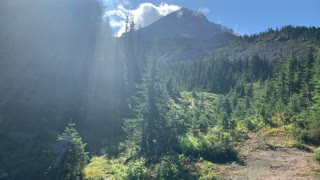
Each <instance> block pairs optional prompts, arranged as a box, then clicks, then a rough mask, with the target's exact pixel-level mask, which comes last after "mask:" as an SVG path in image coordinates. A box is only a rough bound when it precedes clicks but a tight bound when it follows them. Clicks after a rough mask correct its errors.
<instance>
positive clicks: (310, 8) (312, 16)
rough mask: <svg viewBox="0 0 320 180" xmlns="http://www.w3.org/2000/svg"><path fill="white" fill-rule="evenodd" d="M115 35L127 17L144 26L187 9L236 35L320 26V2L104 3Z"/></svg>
mask: <svg viewBox="0 0 320 180" xmlns="http://www.w3.org/2000/svg"><path fill="white" fill-rule="evenodd" d="M102 1H103V3H104V5H105V6H107V7H106V9H105V11H106V13H105V16H106V17H107V18H108V19H109V21H110V23H111V26H112V27H113V29H114V33H115V35H116V36H121V34H122V33H123V32H124V29H125V28H124V27H125V17H126V14H131V15H132V16H133V19H134V22H135V24H136V26H140V27H145V26H147V25H150V24H151V23H153V22H155V21H156V20H158V19H159V18H161V17H163V16H165V15H167V14H169V13H171V12H173V11H176V10H178V9H179V8H180V7H185V8H188V9H190V10H193V11H201V12H202V13H203V14H204V15H205V16H206V17H207V18H208V20H209V21H211V22H213V23H217V24H222V25H224V26H227V27H228V28H232V29H233V30H234V31H235V32H236V33H238V34H240V35H243V34H255V33H259V32H263V31H266V30H267V29H268V28H277V27H279V28H280V27H283V26H286V25H298V26H316V27H320V0H148V1H146V0H134V1H133V0H102Z"/></svg>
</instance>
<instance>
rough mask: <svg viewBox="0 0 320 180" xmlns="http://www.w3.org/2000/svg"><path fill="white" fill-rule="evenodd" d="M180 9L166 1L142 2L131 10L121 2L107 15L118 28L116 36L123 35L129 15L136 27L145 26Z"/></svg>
mask: <svg viewBox="0 0 320 180" xmlns="http://www.w3.org/2000/svg"><path fill="white" fill-rule="evenodd" d="M178 9H180V7H179V6H176V5H169V4H166V3H161V4H160V5H159V6H156V5H154V4H152V3H142V4H140V5H139V7H138V8H136V9H132V10H130V9H127V8H125V7H124V6H123V5H122V4H120V5H118V6H117V7H116V9H113V10H110V11H107V12H106V14H105V16H106V17H107V18H108V19H109V20H110V25H111V26H112V28H114V29H116V30H117V32H116V36H121V35H122V33H124V31H125V24H126V23H125V20H126V17H127V15H130V16H132V17H133V20H134V23H135V24H136V27H139V26H140V27H145V26H148V25H150V24H152V23H153V22H155V21H157V20H158V19H160V18H161V17H163V16H166V15H168V14H169V13H172V12H174V11H177V10H178Z"/></svg>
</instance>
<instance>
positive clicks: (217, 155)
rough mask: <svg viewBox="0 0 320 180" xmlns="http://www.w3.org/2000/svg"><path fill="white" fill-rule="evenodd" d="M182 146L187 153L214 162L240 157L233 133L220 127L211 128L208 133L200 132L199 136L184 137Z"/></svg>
mask: <svg viewBox="0 0 320 180" xmlns="http://www.w3.org/2000/svg"><path fill="white" fill-rule="evenodd" d="M181 147H182V150H183V152H184V153H185V154H186V155H190V156H193V157H203V158H204V159H206V160H209V161H212V162H227V161H232V160H237V158H238V152H237V150H236V149H234V144H233V141H232V138H231V135H230V134H229V133H227V132H224V131H223V130H222V129H218V128H213V129H210V130H209V132H208V133H207V134H202V133H199V134H198V136H197V137H195V136H193V135H191V134H188V135H187V136H186V137H182V138H181Z"/></svg>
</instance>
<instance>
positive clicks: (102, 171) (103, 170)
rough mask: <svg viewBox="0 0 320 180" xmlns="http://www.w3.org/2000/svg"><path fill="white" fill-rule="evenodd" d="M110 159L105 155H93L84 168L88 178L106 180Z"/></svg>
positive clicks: (88, 179) (89, 179)
mask: <svg viewBox="0 0 320 180" xmlns="http://www.w3.org/2000/svg"><path fill="white" fill-rule="evenodd" d="M107 167H108V161H107V159H106V157H105V156H100V157H93V158H91V160H90V163H89V164H88V165H87V166H86V167H85V168H84V170H83V174H84V177H85V179H87V180H104V179H105V178H106V177H107V175H108V169H107Z"/></svg>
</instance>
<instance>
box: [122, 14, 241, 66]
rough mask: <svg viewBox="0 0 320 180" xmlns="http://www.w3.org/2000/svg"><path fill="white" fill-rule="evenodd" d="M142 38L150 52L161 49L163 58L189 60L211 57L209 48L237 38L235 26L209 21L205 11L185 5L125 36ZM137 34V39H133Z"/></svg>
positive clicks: (160, 52)
mask: <svg viewBox="0 0 320 180" xmlns="http://www.w3.org/2000/svg"><path fill="white" fill-rule="evenodd" d="M127 37H129V38H131V39H138V41H139V42H138V43H139V44H140V46H143V48H144V49H145V50H146V52H148V51H151V52H154V51H153V49H157V53H158V55H159V57H160V58H159V59H160V60H161V61H166V62H172V61H174V62H175V61H188V60H198V59H204V58H207V57H209V56H210V54H209V53H208V51H211V50H212V49H216V48H218V47H222V46H224V45H226V44H228V43H229V42H232V41H233V40H235V39H236V37H237V36H235V35H234V34H233V30H232V29H228V28H227V27H225V26H222V25H219V24H215V23H212V22H209V21H208V19H207V18H206V17H205V16H204V15H203V14H202V13H201V12H196V11H191V10H188V9H186V8H181V9H180V10H178V11H175V12H173V13H171V14H169V15H167V16H165V17H163V18H161V19H159V20H158V21H156V22H154V23H153V24H151V25H149V26H147V27H144V28H141V29H138V30H136V31H134V32H128V33H126V34H124V35H123V36H122V39H126V38H127ZM132 37H133V38H132Z"/></svg>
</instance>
